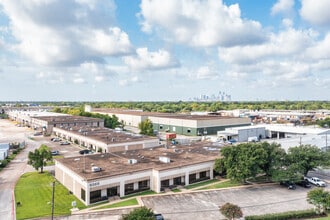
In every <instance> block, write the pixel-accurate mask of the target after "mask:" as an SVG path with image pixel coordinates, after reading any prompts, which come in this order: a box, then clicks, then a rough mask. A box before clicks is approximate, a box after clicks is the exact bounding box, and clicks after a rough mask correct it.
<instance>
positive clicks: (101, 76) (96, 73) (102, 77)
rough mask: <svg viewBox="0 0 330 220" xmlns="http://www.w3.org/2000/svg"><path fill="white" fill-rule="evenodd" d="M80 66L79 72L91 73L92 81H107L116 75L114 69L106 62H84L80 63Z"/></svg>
mask: <svg viewBox="0 0 330 220" xmlns="http://www.w3.org/2000/svg"><path fill="white" fill-rule="evenodd" d="M80 67H81V70H80V71H81V72H84V73H85V74H87V75H93V77H94V81H95V82H98V83H101V82H104V81H109V80H110V79H111V78H112V77H113V76H115V75H116V73H115V70H114V69H113V68H112V67H110V66H108V65H106V64H100V63H95V62H85V63H83V64H81V65H80Z"/></svg>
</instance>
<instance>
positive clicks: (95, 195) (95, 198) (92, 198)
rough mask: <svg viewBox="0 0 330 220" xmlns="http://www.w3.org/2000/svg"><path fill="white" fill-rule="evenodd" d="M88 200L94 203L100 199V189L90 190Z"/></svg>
mask: <svg viewBox="0 0 330 220" xmlns="http://www.w3.org/2000/svg"><path fill="white" fill-rule="evenodd" d="M89 195H90V202H91V203H95V202H98V201H100V200H101V190H95V191H93V192H90V194H89Z"/></svg>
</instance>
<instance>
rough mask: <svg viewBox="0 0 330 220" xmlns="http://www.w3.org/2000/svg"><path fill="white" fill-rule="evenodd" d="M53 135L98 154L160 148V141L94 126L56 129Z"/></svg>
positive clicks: (154, 138)
mask: <svg viewBox="0 0 330 220" xmlns="http://www.w3.org/2000/svg"><path fill="white" fill-rule="evenodd" d="M53 134H54V135H56V136H58V137H60V138H62V139H65V140H67V141H70V142H72V143H75V144H78V145H80V146H82V147H86V148H88V149H90V150H93V151H98V152H116V151H127V150H136V149H144V148H151V147H158V146H160V142H159V139H158V138H156V137H150V136H145V135H140V134H134V133H130V132H125V131H120V130H115V129H109V128H104V127H92V126H75V127H74V126H62V127H54V128H53Z"/></svg>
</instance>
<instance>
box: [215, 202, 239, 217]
mask: <svg viewBox="0 0 330 220" xmlns="http://www.w3.org/2000/svg"><path fill="white" fill-rule="evenodd" d="M220 212H221V214H222V215H223V216H225V217H226V218H228V219H230V220H233V219H235V218H241V217H243V213H242V210H241V208H240V207H239V206H237V205H234V204H231V203H229V202H227V203H226V204H224V205H223V206H221V207H220Z"/></svg>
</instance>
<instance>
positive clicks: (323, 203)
mask: <svg viewBox="0 0 330 220" xmlns="http://www.w3.org/2000/svg"><path fill="white" fill-rule="evenodd" d="M307 201H308V202H309V203H310V204H313V205H314V206H315V208H316V209H315V210H316V213H318V214H323V213H325V211H326V210H327V209H329V207H330V193H329V192H327V191H324V189H320V188H317V189H312V190H311V191H309V192H308V193H307Z"/></svg>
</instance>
